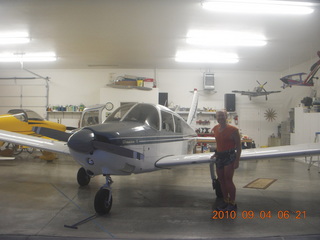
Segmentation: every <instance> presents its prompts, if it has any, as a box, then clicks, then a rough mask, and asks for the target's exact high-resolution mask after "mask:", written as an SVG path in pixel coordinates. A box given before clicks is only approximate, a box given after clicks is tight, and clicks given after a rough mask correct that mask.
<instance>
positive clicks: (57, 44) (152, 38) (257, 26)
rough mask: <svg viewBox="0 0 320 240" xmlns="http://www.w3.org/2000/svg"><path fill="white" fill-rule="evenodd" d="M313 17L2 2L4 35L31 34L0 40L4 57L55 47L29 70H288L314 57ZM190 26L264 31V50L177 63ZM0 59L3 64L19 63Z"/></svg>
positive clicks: (112, 1)
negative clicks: (224, 60)
mask: <svg viewBox="0 0 320 240" xmlns="http://www.w3.org/2000/svg"><path fill="white" fill-rule="evenodd" d="M314 8H315V11H314V12H313V13H312V14H309V15H257V14H256V15H243V14H229V13H228V14H227V13H217V12H211V11H208V10H205V9H203V8H202V6H201V1H200V0H90V1H88V0H68V1H63V0H55V1H47V0H45V1H43V0H1V4H0V13H1V14H0V19H1V23H2V24H1V25H0V33H1V32H12V31H25V32H27V33H28V34H29V36H30V39H31V41H30V42H29V43H27V44H20V45H17V44H12V45H0V54H2V53H7V52H12V53H18V54H20V53H21V54H27V53H32V52H55V54H56V56H57V61H55V62H47V63H24V66H25V67H26V68H30V69H95V68H157V69H162V68H167V69H192V68H210V69H225V70H247V71H284V70H287V69H289V68H290V67H292V66H295V65H297V64H300V63H303V62H306V61H309V60H312V59H313V58H316V57H317V55H316V53H317V51H318V50H320V6H319V5H316V6H315V7H314ZM191 29H209V30H230V31H250V32H256V33H260V34H263V35H264V36H265V37H266V40H267V45H266V46H263V47H219V49H218V50H225V51H233V52H236V53H237V55H238V56H239V62H238V63H235V64H218V63H211V64H203V63H179V62H176V61H175V54H176V52H177V51H178V50H180V49H186V48H189V47H190V46H188V44H187V43H186V35H187V33H188V31H189V30H191ZM19 67H20V64H19V63H3V62H0V69H13V68H19Z"/></svg>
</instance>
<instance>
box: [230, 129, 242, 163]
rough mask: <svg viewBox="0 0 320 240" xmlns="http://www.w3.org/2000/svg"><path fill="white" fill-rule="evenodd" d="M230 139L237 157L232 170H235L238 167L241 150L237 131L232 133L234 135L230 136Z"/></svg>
mask: <svg viewBox="0 0 320 240" xmlns="http://www.w3.org/2000/svg"><path fill="white" fill-rule="evenodd" d="M232 138H233V140H234V142H235V145H236V151H237V156H236V160H235V163H234V168H235V169H237V168H238V167H239V161H240V155H241V150H242V146H241V138H240V133H239V130H236V131H234V133H233V134H232Z"/></svg>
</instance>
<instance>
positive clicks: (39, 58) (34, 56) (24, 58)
mask: <svg viewBox="0 0 320 240" xmlns="http://www.w3.org/2000/svg"><path fill="white" fill-rule="evenodd" d="M56 60H57V57H56V55H55V53H52V52H46V53H29V54H25V53H6V54H0V62H53V61H56Z"/></svg>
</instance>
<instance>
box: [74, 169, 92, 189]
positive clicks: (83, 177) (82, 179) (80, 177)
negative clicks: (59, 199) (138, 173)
mask: <svg viewBox="0 0 320 240" xmlns="http://www.w3.org/2000/svg"><path fill="white" fill-rule="evenodd" d="M77 181H78V184H79V185H80V186H87V185H88V184H89V182H90V176H89V175H88V174H87V172H86V170H85V169H84V168H83V167H81V168H80V169H79V171H78V174H77Z"/></svg>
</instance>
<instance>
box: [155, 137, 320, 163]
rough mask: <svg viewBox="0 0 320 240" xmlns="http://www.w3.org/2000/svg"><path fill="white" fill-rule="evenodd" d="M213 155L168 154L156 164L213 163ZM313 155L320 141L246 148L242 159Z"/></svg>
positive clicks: (319, 153) (319, 149)
mask: <svg viewBox="0 0 320 240" xmlns="http://www.w3.org/2000/svg"><path fill="white" fill-rule="evenodd" d="M212 155H213V153H200V154H188V155H180V156H167V157H164V158H162V159H160V160H158V161H157V162H156V164H155V166H156V167H159V168H172V167H175V166H181V165H189V164H200V163H211V162H214V159H210V158H211V156H212ZM313 155H320V145H319V144H318V143H312V144H299V145H288V146H280V147H269V148H253V149H244V150H242V153H241V157H240V161H247V160H259V159H270V158H294V157H304V156H313Z"/></svg>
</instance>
